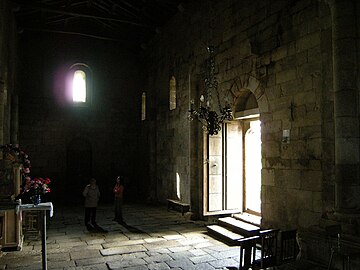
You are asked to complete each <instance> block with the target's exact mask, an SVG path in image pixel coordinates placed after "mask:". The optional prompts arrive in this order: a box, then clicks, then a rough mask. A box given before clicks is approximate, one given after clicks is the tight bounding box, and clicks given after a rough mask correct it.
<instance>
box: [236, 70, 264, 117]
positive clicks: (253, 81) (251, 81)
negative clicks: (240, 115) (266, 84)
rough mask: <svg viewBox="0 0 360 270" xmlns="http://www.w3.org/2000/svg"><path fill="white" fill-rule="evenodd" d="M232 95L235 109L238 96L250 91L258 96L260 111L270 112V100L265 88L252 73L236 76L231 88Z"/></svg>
mask: <svg viewBox="0 0 360 270" xmlns="http://www.w3.org/2000/svg"><path fill="white" fill-rule="evenodd" d="M229 91H230V93H231V95H232V97H233V102H232V110H233V111H235V110H236V108H235V106H236V102H237V99H238V98H241V97H242V96H244V95H245V96H246V95H247V94H246V92H247V91H250V92H251V93H252V94H253V95H254V96H255V98H256V101H257V103H258V106H259V111H260V113H269V112H270V106H269V100H268V97H267V95H266V93H265V89H264V88H263V87H262V85H261V83H260V81H259V80H258V79H257V78H256V77H254V76H253V75H251V74H243V75H240V76H239V77H236V78H235V79H234V81H233V83H232V85H231V87H230V89H229Z"/></svg>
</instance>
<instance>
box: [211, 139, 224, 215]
mask: <svg viewBox="0 0 360 270" xmlns="http://www.w3.org/2000/svg"><path fill="white" fill-rule="evenodd" d="M222 152H223V151H222V136H221V134H218V135H215V136H209V157H208V160H209V162H208V171H209V176H208V198H209V202H208V211H210V212H211V211H221V210H222V209H223V201H224V200H223V194H224V191H223V177H222V175H223V170H222V168H223V166H222Z"/></svg>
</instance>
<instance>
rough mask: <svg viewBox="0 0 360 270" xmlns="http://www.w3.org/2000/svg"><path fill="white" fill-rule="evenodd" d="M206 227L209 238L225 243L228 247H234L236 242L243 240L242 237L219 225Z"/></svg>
mask: <svg viewBox="0 0 360 270" xmlns="http://www.w3.org/2000/svg"><path fill="white" fill-rule="evenodd" d="M206 227H207V230H208V233H209V234H210V235H211V236H213V237H214V238H217V239H219V240H221V241H223V242H225V243H226V244H228V245H229V246H236V245H237V240H239V239H241V238H244V236H242V235H240V234H237V233H235V232H233V231H231V230H228V229H227V228H224V227H222V226H219V225H209V226H206Z"/></svg>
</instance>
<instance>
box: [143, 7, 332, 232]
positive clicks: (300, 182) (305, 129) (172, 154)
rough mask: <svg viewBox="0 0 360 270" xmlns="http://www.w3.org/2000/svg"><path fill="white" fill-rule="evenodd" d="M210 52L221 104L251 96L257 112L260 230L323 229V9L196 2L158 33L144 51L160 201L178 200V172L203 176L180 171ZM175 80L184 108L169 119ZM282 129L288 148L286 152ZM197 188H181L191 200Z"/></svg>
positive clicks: (326, 121) (328, 176)
mask: <svg viewBox="0 0 360 270" xmlns="http://www.w3.org/2000/svg"><path fill="white" fill-rule="evenodd" d="M209 44H210V45H215V46H217V47H218V54H217V56H216V63H217V68H218V74H217V78H218V81H219V82H220V87H219V88H220V89H221V91H222V92H221V93H220V95H221V98H222V99H225V98H227V99H229V100H230V101H231V102H233V105H235V101H236V98H237V96H239V94H240V92H241V91H242V90H244V89H247V90H250V91H251V92H253V94H254V95H255V96H256V98H257V101H258V104H259V109H260V119H261V121H262V158H263V160H262V164H263V170H262V195H261V199H262V225H263V226H264V227H268V226H272V227H283V228H284V227H297V228H309V227H311V226H317V225H319V222H320V220H321V218H322V216H323V215H326V211H330V212H331V211H332V208H331V206H332V207H333V203H334V197H333V194H334V183H333V179H334V170H333V168H332V164H333V162H334V146H333V140H334V133H333V119H332V116H333V109H332V107H333V105H332V101H333V100H332V83H331V80H332V79H331V75H332V69H331V66H332V62H331V20H330V10H329V7H328V6H327V5H326V4H325V3H322V2H319V1H296V2H291V1H230V0H229V1H218V2H215V1H200V2H199V3H193V4H188V5H185V8H184V11H182V12H179V14H178V15H177V16H176V17H175V18H174V19H173V20H172V21H171V22H170V23H169V24H168V26H167V27H166V28H165V29H162V33H160V34H159V35H158V36H157V37H156V38H155V40H154V41H153V43H152V44H151V47H150V48H151V49H149V50H148V54H149V55H148V57H149V63H152V65H151V66H150V67H149V71H148V73H149V77H151V78H153V80H152V82H151V84H150V83H149V84H148V85H149V86H148V88H149V89H148V91H149V93H150V96H152V97H153V98H152V101H151V102H152V103H151V104H152V106H153V108H154V110H155V111H156V112H157V113H156V119H154V121H156V122H157V127H156V129H155V130H156V132H157V138H156V139H154V140H155V141H156V143H157V145H158V148H157V149H154V152H153V153H152V154H153V156H156V159H154V162H155V163H156V164H155V163H154V165H153V166H154V167H156V166H157V167H159V168H161V170H157V171H156V172H154V173H155V175H156V176H155V177H156V178H158V181H155V182H157V184H158V185H159V186H160V189H161V190H162V192H161V193H159V194H158V195H159V199H160V200H164V199H166V197H169V196H171V195H172V194H173V191H174V183H175V182H174V181H175V177H174V176H175V173H176V170H179V169H180V170H181V172H182V174H185V175H190V174H191V173H190V171H189V170H201V168H198V167H197V166H198V164H201V162H199V163H197V164H190V167H189V166H188V165H187V166H183V164H187V163H189V162H186V161H185V160H187V159H189V157H190V154H189V151H191V149H189V147H188V145H189V139H188V136H189V132H191V129H190V126H189V125H188V124H186V120H185V118H186V111H187V109H188V106H189V98H197V97H198V95H199V84H200V82H201V77H202V74H203V72H204V64H203V63H204V60H205V59H206V57H207V52H206V46H207V45H209ZM172 73H174V74H172ZM171 75H174V76H175V77H176V78H177V85H178V95H177V100H178V108H177V109H176V110H175V111H171V112H170V111H169V109H168V103H167V102H168V90H169V89H168V81H169V78H170V76H171ZM189 78H190V79H189ZM189 80H190V82H189ZM189 88H190V90H189ZM154 92H157V93H158V94H157V95H152V94H151V93H154ZM286 129H289V130H290V133H291V135H290V143H289V144H285V143H283V142H282V131H283V130H286ZM192 139H193V138H190V141H191V140H192ZM195 144H197V145H198V146H199V145H201V144H202V140H201V139H200V140H199V141H197V142H196V143H195ZM202 158H203V157H200V158H199V159H202ZM180 161H181V162H180ZM192 166H193V167H192ZM191 181H195V182H196V181H201V179H200V180H199V179H189V180H187V181H185V183H186V185H188V186H185V189H186V190H189V192H190V193H191V191H190V190H191ZM185 183H184V184H185ZM324 187H326V189H324ZM199 188H200V190H197V191H196V192H197V193H198V194H200V195H199V196H200V197H201V196H202V192H203V191H202V190H201V186H200V187H199ZM190 193H189V196H190ZM185 201H187V200H186V199H185ZM198 203H199V204H201V199H199V201H198ZM200 209H201V207H200Z"/></svg>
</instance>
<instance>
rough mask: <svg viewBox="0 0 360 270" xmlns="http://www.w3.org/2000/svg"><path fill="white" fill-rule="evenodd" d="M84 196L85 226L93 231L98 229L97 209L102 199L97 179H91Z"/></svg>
mask: <svg viewBox="0 0 360 270" xmlns="http://www.w3.org/2000/svg"><path fill="white" fill-rule="evenodd" d="M83 195H84V197H85V226H86V228H87V229H88V230H89V231H91V230H93V229H94V228H95V229H96V228H98V225H97V224H96V208H97V206H98V202H99V198H100V191H99V187H98V186H97V184H96V179H95V178H91V180H90V184H88V185H87V186H86V187H85V189H84V191H83ZM90 220H91V224H90Z"/></svg>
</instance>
